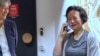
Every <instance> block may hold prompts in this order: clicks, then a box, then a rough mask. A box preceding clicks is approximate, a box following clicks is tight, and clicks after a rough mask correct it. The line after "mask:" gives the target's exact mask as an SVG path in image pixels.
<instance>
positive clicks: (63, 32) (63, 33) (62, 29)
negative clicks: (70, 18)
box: [60, 22, 67, 37]
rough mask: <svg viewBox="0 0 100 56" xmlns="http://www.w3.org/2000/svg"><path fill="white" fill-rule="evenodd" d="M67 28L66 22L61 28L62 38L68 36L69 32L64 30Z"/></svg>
mask: <svg viewBox="0 0 100 56" xmlns="http://www.w3.org/2000/svg"><path fill="white" fill-rule="evenodd" d="M65 26H67V23H66V22H65V23H63V24H62V27H61V30H60V36H62V37H64V36H65V35H66V34H67V31H66V30H64V27H65Z"/></svg>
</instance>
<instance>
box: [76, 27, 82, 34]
mask: <svg viewBox="0 0 100 56" xmlns="http://www.w3.org/2000/svg"><path fill="white" fill-rule="evenodd" d="M82 32H83V28H82V27H81V28H80V29H77V30H74V35H80V34H81V33H82Z"/></svg>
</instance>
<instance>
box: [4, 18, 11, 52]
mask: <svg viewBox="0 0 100 56" xmlns="http://www.w3.org/2000/svg"><path fill="white" fill-rule="evenodd" d="M4 29H5V34H6V38H7V42H8V47H9V51H10V53H11V46H12V43H13V42H11V38H10V36H11V34H10V31H11V30H10V24H9V23H8V22H7V21H6V20H5V21H4Z"/></svg>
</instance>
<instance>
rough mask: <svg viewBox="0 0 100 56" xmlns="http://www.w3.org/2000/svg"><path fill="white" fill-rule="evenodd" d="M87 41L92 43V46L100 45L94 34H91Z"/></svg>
mask: <svg viewBox="0 0 100 56" xmlns="http://www.w3.org/2000/svg"><path fill="white" fill-rule="evenodd" d="M87 41H88V42H89V43H90V45H91V44H92V45H98V44H99V40H98V37H97V35H96V34H95V33H94V32H89V34H88V39H87Z"/></svg>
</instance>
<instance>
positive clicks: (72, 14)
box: [68, 10, 79, 17]
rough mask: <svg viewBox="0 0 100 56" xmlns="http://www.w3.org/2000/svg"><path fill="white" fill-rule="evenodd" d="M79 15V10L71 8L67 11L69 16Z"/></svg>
mask: <svg viewBox="0 0 100 56" xmlns="http://www.w3.org/2000/svg"><path fill="white" fill-rule="evenodd" d="M76 15H77V16H79V12H78V11H76V10H71V11H70V12H69V13H68V17H71V16H76Z"/></svg>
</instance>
